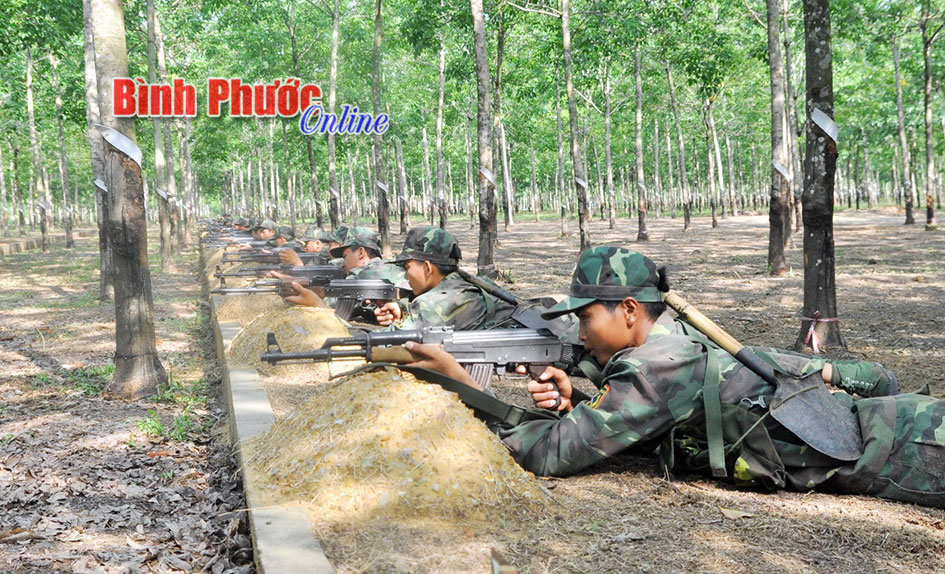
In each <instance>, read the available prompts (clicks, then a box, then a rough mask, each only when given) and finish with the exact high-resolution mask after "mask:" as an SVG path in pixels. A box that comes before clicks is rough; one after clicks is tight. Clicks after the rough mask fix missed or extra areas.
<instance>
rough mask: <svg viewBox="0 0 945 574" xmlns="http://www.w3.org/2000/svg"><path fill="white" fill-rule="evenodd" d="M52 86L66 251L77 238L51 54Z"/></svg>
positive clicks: (56, 64)
mask: <svg viewBox="0 0 945 574" xmlns="http://www.w3.org/2000/svg"><path fill="white" fill-rule="evenodd" d="M48 59H49V70H50V74H49V76H50V84H51V86H52V89H53V93H54V94H56V126H57V127H58V128H59V158H58V159H59V162H58V163H59V184H60V186H61V189H62V205H63V208H64V211H65V213H63V216H62V223H63V227H64V228H65V231H66V249H72V248H73V247H75V238H73V236H72V208H71V207H70V205H69V164H68V163H67V162H66V130H65V127H64V126H63V122H62V91H61V90H60V87H59V58H57V57H56V56H55V55H53V54H49V56H48Z"/></svg>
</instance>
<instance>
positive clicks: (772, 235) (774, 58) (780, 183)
mask: <svg viewBox="0 0 945 574" xmlns="http://www.w3.org/2000/svg"><path fill="white" fill-rule="evenodd" d="M779 6H780V2H779V1H778V0H767V15H768V73H769V77H770V80H771V81H770V84H771V86H770V87H771V89H770V95H771V166H770V169H771V185H770V188H769V198H770V200H769V202H768V266H767V271H768V273H770V274H771V275H784V274H785V273H787V270H788V266H787V260H786V259H785V257H784V245H785V243H786V241H787V237H788V235H789V233H790V213H789V210H790V209H791V207H790V197H791V188H790V182H789V181H788V178H787V159H786V156H785V152H784V147H785V146H784V136H785V134H784V124H785V121H784V114H785V106H784V94H785V90H784V66H783V61H782V56H781V31H780V18H779V17H778V10H779ZM779 167H780V168H781V169H779ZM782 170H783V171H784V173H782Z"/></svg>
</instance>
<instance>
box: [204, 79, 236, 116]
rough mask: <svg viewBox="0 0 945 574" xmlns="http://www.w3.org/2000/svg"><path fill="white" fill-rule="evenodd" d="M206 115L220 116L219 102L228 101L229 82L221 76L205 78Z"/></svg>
mask: <svg viewBox="0 0 945 574" xmlns="http://www.w3.org/2000/svg"><path fill="white" fill-rule="evenodd" d="M207 94H208V97H207V115H208V116H210V117H214V118H216V117H219V116H220V104H221V103H222V102H228V101H230V83H229V82H227V81H226V80H225V79H223V78H209V79H208V80H207Z"/></svg>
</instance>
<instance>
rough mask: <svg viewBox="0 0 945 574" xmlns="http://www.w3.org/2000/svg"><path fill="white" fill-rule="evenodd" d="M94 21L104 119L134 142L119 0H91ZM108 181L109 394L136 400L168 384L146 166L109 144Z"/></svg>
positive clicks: (108, 396) (93, 30)
mask: <svg viewBox="0 0 945 574" xmlns="http://www.w3.org/2000/svg"><path fill="white" fill-rule="evenodd" d="M91 23H92V33H93V41H94V45H95V70H96V77H97V79H98V93H99V108H100V111H101V120H102V123H103V124H104V125H106V126H108V127H110V128H112V129H114V130H117V131H118V132H120V133H122V134H124V135H125V136H126V137H128V138H129V139H130V140H131V141H132V142H133V141H134V135H135V133H134V121H133V120H132V119H131V118H116V117H115V115H114V113H113V108H112V105H113V102H114V95H113V93H112V88H113V86H112V84H113V82H114V79H115V78H126V77H128V60H127V58H128V52H127V50H126V48H125V23H124V18H123V16H122V11H121V3H120V0H92V1H91ZM105 184H106V185H107V186H108V190H109V192H108V197H109V200H110V201H109V210H108V220H107V221H106V227H107V235H108V240H109V242H110V243H111V245H112V255H113V259H114V261H113V263H114V276H115V373H114V375H113V377H112V380H111V382H109V384H108V385H107V386H106V388H105V392H104V394H105V396H106V397H107V398H120V399H128V400H137V399H142V398H145V397H149V396H151V395H153V394H154V393H155V392H156V391H157V390H158V388H159V387H160V386H162V385H166V384H167V373H166V372H165V371H164V366H163V365H162V364H161V361H160V359H159V358H158V356H157V348H156V345H155V339H154V306H153V301H152V299H151V273H150V271H149V269H148V230H147V223H146V221H145V217H144V186H143V182H142V179H141V166H140V165H138V164H137V163H136V162H135V161H134V160H132V159H131V158H130V157H129V156H127V155H125V154H123V153H121V152H119V151H118V150H117V149H115V148H114V147H111V146H109V147H108V151H107V152H106V155H105Z"/></svg>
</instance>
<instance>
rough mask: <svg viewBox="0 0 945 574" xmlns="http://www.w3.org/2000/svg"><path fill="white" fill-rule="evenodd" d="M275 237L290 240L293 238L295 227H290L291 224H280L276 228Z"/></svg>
mask: <svg viewBox="0 0 945 574" xmlns="http://www.w3.org/2000/svg"><path fill="white" fill-rule="evenodd" d="M276 237H277V238H278V237H285V238H286V239H287V240H289V241H291V240H293V239H295V229H292V226H291V225H280V226H279V227H277V228H276Z"/></svg>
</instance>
